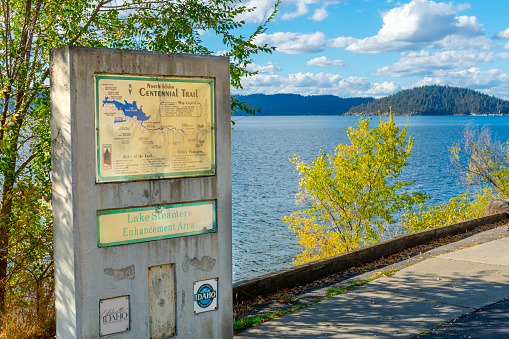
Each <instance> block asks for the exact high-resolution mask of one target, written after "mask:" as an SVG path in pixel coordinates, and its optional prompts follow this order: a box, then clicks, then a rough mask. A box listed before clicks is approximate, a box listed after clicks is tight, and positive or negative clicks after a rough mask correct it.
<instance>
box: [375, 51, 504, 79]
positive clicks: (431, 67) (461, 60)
mask: <svg viewBox="0 0 509 339" xmlns="http://www.w3.org/2000/svg"><path fill="white" fill-rule="evenodd" d="M508 58H509V52H502V53H493V52H476V51H445V52H437V53H430V52H429V51H424V50H423V51H420V52H405V53H402V54H401V58H400V59H399V61H398V62H396V63H395V64H393V65H391V66H385V67H382V68H379V69H378V70H377V71H376V73H375V74H376V75H378V76H393V77H403V76H426V75H430V74H433V73H434V72H435V71H436V70H437V69H439V70H458V69H461V68H465V67H473V66H476V65H478V64H479V63H483V62H492V61H496V60H502V59H508Z"/></svg>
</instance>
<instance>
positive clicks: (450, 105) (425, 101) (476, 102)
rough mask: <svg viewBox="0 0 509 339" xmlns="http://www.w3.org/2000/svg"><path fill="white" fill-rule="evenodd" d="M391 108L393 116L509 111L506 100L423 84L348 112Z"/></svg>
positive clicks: (463, 89)
mask: <svg viewBox="0 0 509 339" xmlns="http://www.w3.org/2000/svg"><path fill="white" fill-rule="evenodd" d="M391 106H392V107H393V109H394V113H395V114H396V115H471V114H476V115H477V114H509V101H506V100H502V99H498V98H495V97H493V96H489V95H486V94H483V93H481V92H478V91H474V90H471V89H466V88H460V87H450V86H438V85H433V86H423V87H416V88H413V89H408V90H404V91H401V92H398V93H396V94H394V95H391V96H388V97H385V98H381V99H376V100H374V101H372V102H370V103H367V104H361V105H359V106H356V107H352V108H351V109H350V110H349V111H348V113H347V114H348V115H357V114H359V113H361V114H363V115H374V114H377V113H378V111H380V112H382V113H384V112H388V111H389V107H391Z"/></svg>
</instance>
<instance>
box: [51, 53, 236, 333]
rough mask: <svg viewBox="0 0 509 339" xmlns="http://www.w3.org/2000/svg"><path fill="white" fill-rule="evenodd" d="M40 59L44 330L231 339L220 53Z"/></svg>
mask: <svg viewBox="0 0 509 339" xmlns="http://www.w3.org/2000/svg"><path fill="white" fill-rule="evenodd" d="M50 63H51V66H50V70H51V138H52V166H53V167H52V171H53V172H52V177H53V218H54V258H55V289H56V313H57V337H58V338H100V337H101V338H102V337H104V338H108V337H112V338H137V339H138V338H153V339H157V338H173V337H174V338H230V337H232V336H233V329H232V318H233V317H232V276H231V275H232V270H231V267H232V265H231V264H232V263H231V140H230V130H231V128H230V110H229V105H230V96H229V80H230V79H229V60H228V58H224V57H199V56H194V55H179V54H164V53H154V52H139V51H122V50H110V49H95V48H79V47H66V48H60V49H55V50H52V51H51V61H50Z"/></svg>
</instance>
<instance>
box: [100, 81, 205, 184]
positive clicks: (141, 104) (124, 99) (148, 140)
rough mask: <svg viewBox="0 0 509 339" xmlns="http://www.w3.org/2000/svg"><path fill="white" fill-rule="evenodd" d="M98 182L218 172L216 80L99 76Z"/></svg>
mask: <svg viewBox="0 0 509 339" xmlns="http://www.w3.org/2000/svg"><path fill="white" fill-rule="evenodd" d="M95 87H96V89H95V90H96V108H95V109H96V131H97V136H96V142H97V161H96V163H97V172H96V181H97V182H98V183H99V182H111V181H130V180H146V179H152V178H172V177H192V176H204V175H213V174H214V173H215V163H214V160H215V156H214V155H215V142H214V112H213V109H214V103H213V97H214V96H213V93H214V84H213V81H212V80H211V79H204V78H163V77H140V76H119V75H96V86H95Z"/></svg>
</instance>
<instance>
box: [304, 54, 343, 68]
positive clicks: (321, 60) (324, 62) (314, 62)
mask: <svg viewBox="0 0 509 339" xmlns="http://www.w3.org/2000/svg"><path fill="white" fill-rule="evenodd" d="M306 65H308V66H321V67H328V66H340V67H343V66H346V65H347V64H346V62H344V61H343V60H330V59H329V58H327V57H326V56H321V57H318V58H314V59H311V60H308V61H307V62H306Z"/></svg>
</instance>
